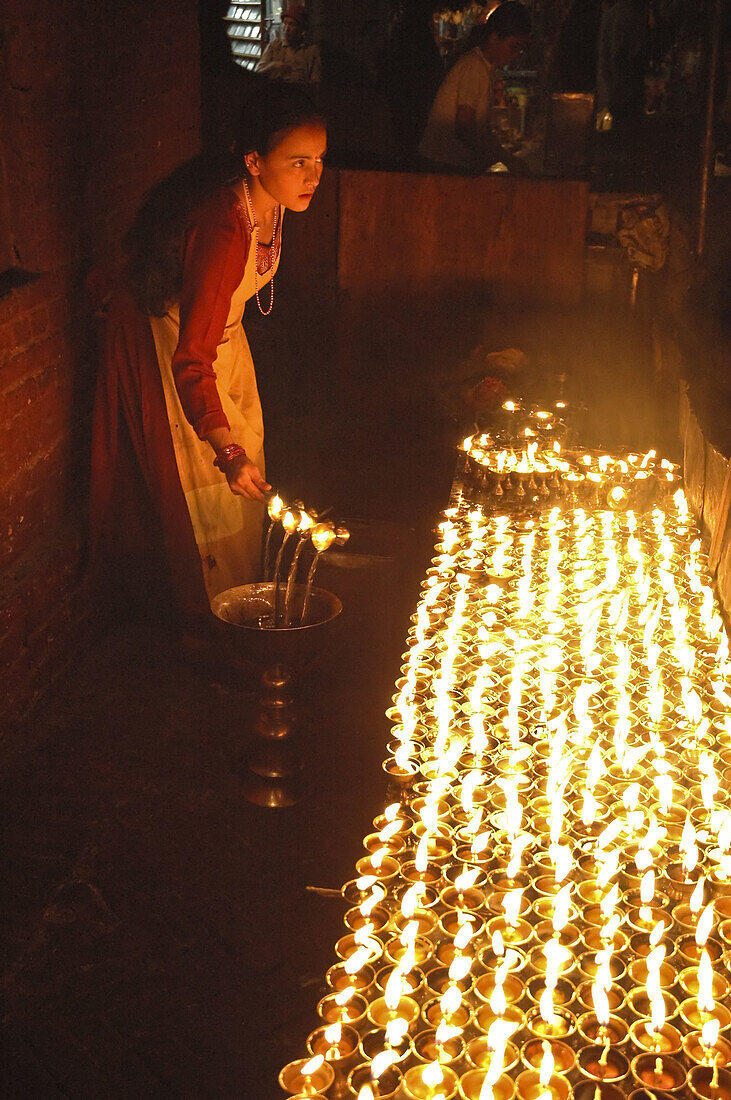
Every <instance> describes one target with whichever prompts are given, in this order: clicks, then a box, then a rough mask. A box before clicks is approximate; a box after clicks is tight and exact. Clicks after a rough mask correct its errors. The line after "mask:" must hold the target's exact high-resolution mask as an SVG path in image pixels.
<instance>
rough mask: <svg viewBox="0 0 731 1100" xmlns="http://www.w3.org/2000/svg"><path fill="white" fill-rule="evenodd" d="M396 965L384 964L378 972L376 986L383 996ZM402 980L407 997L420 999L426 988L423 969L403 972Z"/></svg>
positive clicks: (375, 980) (379, 993)
mask: <svg viewBox="0 0 731 1100" xmlns="http://www.w3.org/2000/svg"><path fill="white" fill-rule="evenodd" d="M395 969H396V967H395V966H382V967H381V969H380V970H379V971H378V972H377V973H376V976H375V979H374V983H373V984H374V988H375V989H376V990H378V995H379V996H383V994H384V993H385V992H386V983H387V982H388V979H389V978H390V977H391V975H392V974H393V972H394V970H395ZM401 981H402V983H403V987H404V992H405V994H406V996H407V997H414V998H416V999H418V997H419V995H420V994H421V993H422V992H423V989H424V975H423V974H422V972H421V970H419V969H418V968H414V969H413V970H409V971H408V972H407V973H406V974H403V973H402V974H401Z"/></svg>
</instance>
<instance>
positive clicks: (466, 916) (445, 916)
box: [439, 909, 485, 942]
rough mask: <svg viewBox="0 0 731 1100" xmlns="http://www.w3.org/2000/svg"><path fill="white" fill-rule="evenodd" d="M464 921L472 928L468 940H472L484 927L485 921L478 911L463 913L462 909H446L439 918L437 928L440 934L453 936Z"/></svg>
mask: <svg viewBox="0 0 731 1100" xmlns="http://www.w3.org/2000/svg"><path fill="white" fill-rule="evenodd" d="M465 923H467V924H469V925H470V927H471V929H472V940H471V941H470V942H474V940H476V939H477V937H478V936H479V935H480V933H481V932H482V930H483V928H484V927H485V922H484V920H483V919H482V917H481V916H480V915H479V914H478V913H472V912H471V913H465V912H464V911H463V910H462V909H446V910H445V911H444V912H443V913H442V915H441V916H440V918H439V930H440V932H441V933H442V935H444V936H448V937H450V938H453V937H454V936H456V935H457V933H458V932H459V930H460V928H461V927H462V925H463V924H465Z"/></svg>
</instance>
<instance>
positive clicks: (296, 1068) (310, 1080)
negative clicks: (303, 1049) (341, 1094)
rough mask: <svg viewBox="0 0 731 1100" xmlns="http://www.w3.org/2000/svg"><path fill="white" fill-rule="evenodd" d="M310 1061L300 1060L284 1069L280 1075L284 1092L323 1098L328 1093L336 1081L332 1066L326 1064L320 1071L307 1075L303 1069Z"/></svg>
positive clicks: (306, 1059)
mask: <svg viewBox="0 0 731 1100" xmlns="http://www.w3.org/2000/svg"><path fill="white" fill-rule="evenodd" d="M309 1061H310V1059H309V1058H298V1059H297V1060H296V1061H294V1062H289V1063H288V1064H287V1065H286V1066H285V1067H284V1069H283V1070H282V1071H281V1073H280V1074H279V1084H280V1086H281V1088H282V1089H283V1090H284V1092H288V1093H289V1094H290V1095H301V1096H321V1095H322V1094H323V1093H326V1092H327V1090H328V1089H329V1088H330V1086H331V1085H332V1083H333V1081H334V1080H335V1073H334V1072H333V1068H332V1066H331V1065H329V1064H328V1063H327V1062H324V1063H323V1064H322V1065H321V1066H320V1067H319V1069H316V1070H315V1071H314V1072H313V1073H310V1074H306V1075H305V1074H303V1073H302V1067H303V1066H305V1065H306V1064H307V1062H309Z"/></svg>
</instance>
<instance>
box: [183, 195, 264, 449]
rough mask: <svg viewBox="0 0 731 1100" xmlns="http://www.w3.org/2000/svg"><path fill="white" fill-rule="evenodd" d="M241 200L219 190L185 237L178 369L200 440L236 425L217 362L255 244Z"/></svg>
mask: <svg viewBox="0 0 731 1100" xmlns="http://www.w3.org/2000/svg"><path fill="white" fill-rule="evenodd" d="M238 203H239V199H238V196H237V195H236V192H235V191H233V190H232V189H231V188H228V187H224V188H222V189H221V190H220V191H217V192H216V193H215V194H214V195H212V196H211V198H209V199H207V200H206V201H205V202H204V203H203V204H202V205H201V206H199V207H198V208H197V209H196V210H195V211H194V212H193V214H192V215H191V218H190V222H189V224H188V227H187V229H186V233H185V238H184V241H183V286H182V290H181V293H180V336H179V339H178V346H177V348H176V350H175V354H174V355H173V362H172V372H173V378H174V379H175V385H176V387H177V390H178V394H179V395H180V402H181V404H182V406H183V411H184V413H185V415H186V417H187V419H188V421H189V423H190V424H191V425H192V427H193V428H194V430H195V432H196V435H197V436H198V437H199V439H205V437H206V436H207V435H209V434H210V432H212V431H214V430H215V429H216V428H229V427H230V424H229V422H228V420H227V418H226V416H225V414H224V411H223V408H222V406H221V399H220V397H219V395H218V389H217V387H216V372H215V370H214V368H213V364H214V361H215V359H216V355H217V353H218V345H219V344H220V343H221V339H222V337H223V332H224V329H225V327H226V323H227V321H228V315H229V312H230V309H231V298H232V296H233V293H234V291H235V290H236V288H237V287H238V285H239V284H240V282H241V280H242V279H243V277H244V270H245V268H246V260H247V257H248V255H249V247H250V244H251V233H250V232H249V229H248V224H247V220H246V218H245V217H241V216H240V215H239V212H238V210H237V207H238Z"/></svg>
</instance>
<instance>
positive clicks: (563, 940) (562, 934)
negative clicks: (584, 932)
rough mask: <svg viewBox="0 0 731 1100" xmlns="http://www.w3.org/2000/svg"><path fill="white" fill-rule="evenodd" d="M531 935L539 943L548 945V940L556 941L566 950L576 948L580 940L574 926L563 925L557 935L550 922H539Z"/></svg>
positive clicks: (577, 930)
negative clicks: (566, 948)
mask: <svg viewBox="0 0 731 1100" xmlns="http://www.w3.org/2000/svg"><path fill="white" fill-rule="evenodd" d="M533 934H534V935H535V937H536V939H537V940H540V942H541V943H548V941H549V940H556V941H557V942H558V943H560V944H561V946H562V947H568V948H573V947H576V945H577V944H578V942H579V939H580V933H579V929H578V928H577V927H576V925H575V924H565V925H564V926H563V928H562V929H561V930H560V931H559V932H558V933H557V932H554V929H553V924H552V922H551V921H550V920H542V921H539V922H538V923H537V924H536V925H535V927H534V929H533Z"/></svg>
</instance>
